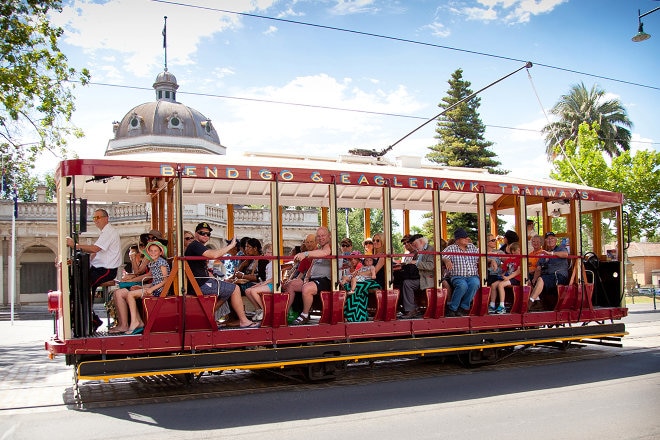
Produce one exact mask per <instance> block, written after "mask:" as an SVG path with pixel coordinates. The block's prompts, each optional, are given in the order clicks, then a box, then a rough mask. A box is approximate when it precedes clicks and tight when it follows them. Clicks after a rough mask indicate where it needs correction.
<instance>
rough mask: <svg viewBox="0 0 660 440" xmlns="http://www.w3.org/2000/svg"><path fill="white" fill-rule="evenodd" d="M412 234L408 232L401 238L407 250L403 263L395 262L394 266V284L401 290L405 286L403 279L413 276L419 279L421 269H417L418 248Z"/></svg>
mask: <svg viewBox="0 0 660 440" xmlns="http://www.w3.org/2000/svg"><path fill="white" fill-rule="evenodd" d="M410 238H411V235H410V234H406V235H404V236H403V238H401V243H402V244H403V247H404V249H405V250H406V252H405V255H404V257H403V258H402V259H401V263H399V264H395V265H394V266H393V267H392V280H393V282H392V284H393V285H394V288H395V289H399V291H400V290H401V289H402V288H403V281H404V280H406V279H408V278H412V279H419V270H418V269H417V249H415V247H414V246H413V243H412V242H413V241H414V240H413V241H411V240H410Z"/></svg>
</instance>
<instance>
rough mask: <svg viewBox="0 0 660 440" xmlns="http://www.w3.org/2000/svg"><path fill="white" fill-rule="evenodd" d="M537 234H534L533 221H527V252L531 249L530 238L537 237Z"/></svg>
mask: <svg viewBox="0 0 660 440" xmlns="http://www.w3.org/2000/svg"><path fill="white" fill-rule="evenodd" d="M538 236H539V234H538V233H537V232H536V228H535V227H534V220H532V219H528V220H527V250H528V251H529V250H530V249H531V248H532V238H534V237H538Z"/></svg>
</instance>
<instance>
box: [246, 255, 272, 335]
mask: <svg viewBox="0 0 660 440" xmlns="http://www.w3.org/2000/svg"><path fill="white" fill-rule="evenodd" d="M263 251H264V255H266V256H268V257H270V256H272V255H273V245H271V244H267V245H265V246H264V249H263ZM267 261H268V263H267V264H266V279H265V280H264V281H261V282H259V283H257V284H255V285H254V286H252V287H248V288H247V289H246V290H245V297H246V298H247V299H248V300H249V301H250V302H251V303H252V304H254V307H255V309H256V310H255V312H254V317H253V318H252V321H253V322H259V321H261V320H263V319H264V301H263V299H262V297H263V294H264V293H273V260H267Z"/></svg>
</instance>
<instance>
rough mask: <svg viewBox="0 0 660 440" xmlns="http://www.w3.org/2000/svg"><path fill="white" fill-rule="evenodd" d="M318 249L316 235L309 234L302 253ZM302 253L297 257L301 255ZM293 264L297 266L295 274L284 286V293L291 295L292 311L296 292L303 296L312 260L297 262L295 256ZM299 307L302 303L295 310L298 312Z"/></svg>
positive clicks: (306, 259) (301, 247)
mask: <svg viewBox="0 0 660 440" xmlns="http://www.w3.org/2000/svg"><path fill="white" fill-rule="evenodd" d="M316 249H317V244H316V235H314V234H308V235H307V237H305V240H304V241H303V243H302V245H301V246H300V253H303V252H309V251H314V250H316ZM300 253H298V254H296V255H300ZM293 264H294V265H296V266H295V269H294V272H293V274H292V275H291V277H289V281H287V283H286V284H285V285H284V286H282V291H283V292H286V293H287V294H288V295H289V310H291V307H292V306H293V303H294V301H295V300H296V292H301V294H302V287H303V284H304V283H305V277H306V276H307V272H308V271H309V268H310V267H312V259H311V258H304V259H302V260H298V261H296V257H295V256H294V257H293ZM299 305H300V303H298V304H297V306H296V309H295V310H298V308H297V307H298V306H299ZM301 307H302V306H301ZM289 310H287V311H289Z"/></svg>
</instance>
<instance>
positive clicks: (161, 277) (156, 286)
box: [108, 241, 170, 335]
mask: <svg viewBox="0 0 660 440" xmlns="http://www.w3.org/2000/svg"><path fill="white" fill-rule="evenodd" d="M146 248H147V256H148V259H149V260H150V261H149V273H150V274H151V276H152V281H151V283H149V284H145V285H142V286H134V287H132V288H131V289H118V290H116V291H115V293H114V298H115V305H116V307H117V323H118V324H117V325H116V326H115V327H113V328H112V329H110V330H109V331H108V333H110V334H118V333H124V334H127V335H139V334H142V332H143V331H144V322H143V321H142V318H141V317H140V313H139V312H138V309H137V299H138V298H144V297H145V296H160V294H161V293H162V291H163V285H164V284H165V279H166V278H167V276H168V275H169V274H170V266H169V264H167V260H166V259H165V258H163V256H164V255H165V245H163V244H162V243H161V242H159V241H150V242H149V243H147V246H146ZM129 316H130V318H131V322H130V325H129V326H128V328H122V323H124V322H126V321H128V317H129Z"/></svg>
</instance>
